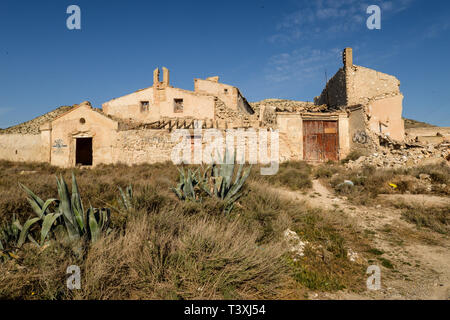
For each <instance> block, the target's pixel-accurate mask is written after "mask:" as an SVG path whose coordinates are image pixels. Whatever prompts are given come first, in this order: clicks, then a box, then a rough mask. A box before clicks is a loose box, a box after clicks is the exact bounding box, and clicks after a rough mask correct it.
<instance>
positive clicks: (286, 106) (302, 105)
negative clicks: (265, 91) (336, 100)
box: [250, 99, 330, 112]
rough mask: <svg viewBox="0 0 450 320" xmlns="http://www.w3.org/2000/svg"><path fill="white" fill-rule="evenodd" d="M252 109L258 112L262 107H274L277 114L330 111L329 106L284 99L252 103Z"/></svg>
mask: <svg viewBox="0 0 450 320" xmlns="http://www.w3.org/2000/svg"><path fill="white" fill-rule="evenodd" d="M250 105H251V106H252V108H253V109H254V110H255V111H257V110H260V109H261V106H266V107H267V106H268V107H274V108H275V111H276V112H326V111H330V108H329V107H328V106H327V105H315V104H314V103H313V102H305V101H295V100H283V99H266V100H262V101H258V102H253V103H250Z"/></svg>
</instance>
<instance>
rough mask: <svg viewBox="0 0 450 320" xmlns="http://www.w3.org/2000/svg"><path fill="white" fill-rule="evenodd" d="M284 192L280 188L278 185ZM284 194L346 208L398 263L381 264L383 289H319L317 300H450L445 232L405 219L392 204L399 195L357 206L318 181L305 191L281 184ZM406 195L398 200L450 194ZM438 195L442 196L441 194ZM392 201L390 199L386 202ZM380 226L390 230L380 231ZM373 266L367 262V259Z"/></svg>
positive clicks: (449, 241)
mask: <svg viewBox="0 0 450 320" xmlns="http://www.w3.org/2000/svg"><path fill="white" fill-rule="evenodd" d="M277 190H278V191H281V190H280V189H277ZM280 194H281V195H282V196H286V197H289V198H291V199H293V200H295V201H302V202H303V201H306V202H307V203H308V204H309V205H310V206H312V207H320V208H323V209H331V210H342V212H343V213H344V214H345V215H346V216H348V217H349V219H351V220H352V222H353V224H354V225H355V227H356V228H360V229H361V230H366V231H367V230H369V231H371V233H372V234H373V237H372V243H373V247H375V248H377V249H380V250H382V251H384V252H385V253H384V254H383V257H385V258H387V259H389V261H391V262H392V263H393V264H394V266H395V268H394V269H387V268H384V267H381V290H376V291H371V290H367V291H366V292H363V293H362V294H360V293H358V294H356V293H353V292H346V291H340V292H337V293H317V294H316V295H313V297H315V298H317V299H446V300H448V299H450V239H449V237H448V236H446V235H441V234H438V233H436V232H434V231H431V230H428V229H425V228H422V229H418V228H417V227H416V226H415V225H413V224H410V223H408V222H407V221H405V220H403V219H401V210H399V209H395V208H393V207H392V206H390V205H389V204H391V203H392V201H394V202H395V201H396V200H397V199H395V195H394V196H393V195H383V196H381V197H380V202H379V204H378V205H377V206H376V207H366V206H357V205H353V204H351V203H349V202H348V201H347V200H346V199H345V198H343V197H338V196H336V195H335V194H333V192H332V191H331V190H330V189H328V188H327V187H326V186H324V185H322V183H321V182H320V181H319V180H314V181H313V190H312V191H310V192H309V193H307V194H305V193H302V192H295V191H290V190H286V189H282V192H280ZM427 197H428V199H425V197H423V196H422V197H421V196H410V195H408V196H402V195H400V199H399V200H400V201H403V202H405V201H410V202H411V204H414V203H417V202H420V203H421V204H422V205H423V204H424V203H425V204H434V203H438V204H445V203H447V201H449V199H448V198H443V197H433V198H430V197H429V196H427ZM438 198H439V199H438ZM387 200H389V201H387ZM380 230H388V232H386V231H380ZM367 264H368V265H369V263H367Z"/></svg>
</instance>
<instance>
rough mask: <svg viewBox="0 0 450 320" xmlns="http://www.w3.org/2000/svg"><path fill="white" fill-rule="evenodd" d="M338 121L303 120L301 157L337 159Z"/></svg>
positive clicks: (308, 158) (311, 159)
mask: <svg viewBox="0 0 450 320" xmlns="http://www.w3.org/2000/svg"><path fill="white" fill-rule="evenodd" d="M338 137H339V133H338V123H337V121H333V120H303V159H304V160H306V161H318V162H323V161H328V160H333V161H337V160H338V159H339V152H338V150H339V146H338V145H339V140H338Z"/></svg>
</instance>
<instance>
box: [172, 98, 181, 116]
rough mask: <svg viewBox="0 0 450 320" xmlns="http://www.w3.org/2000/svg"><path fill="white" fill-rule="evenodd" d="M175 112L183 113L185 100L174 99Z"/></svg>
mask: <svg viewBox="0 0 450 320" xmlns="http://www.w3.org/2000/svg"><path fill="white" fill-rule="evenodd" d="M173 112H176V113H179V112H183V99H173Z"/></svg>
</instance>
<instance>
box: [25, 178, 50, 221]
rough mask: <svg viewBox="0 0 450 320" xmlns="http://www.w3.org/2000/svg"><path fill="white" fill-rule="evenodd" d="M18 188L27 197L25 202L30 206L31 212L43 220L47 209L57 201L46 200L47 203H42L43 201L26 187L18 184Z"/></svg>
mask: <svg viewBox="0 0 450 320" xmlns="http://www.w3.org/2000/svg"><path fill="white" fill-rule="evenodd" d="M19 186H20V187H21V188H22V189H23V190H24V191H25V192H26V194H27V195H28V197H27V201H28V203H29V204H30V205H31V208H32V209H33V211H34V212H35V213H36V215H37V216H38V217H39V218H43V216H44V215H45V213H46V211H47V209H48V207H49V206H50V205H51V204H52V203H53V202H55V201H57V199H48V200H47V201H45V202H44V200H42V199H41V198H39V197H38V196H37V195H35V194H34V193H33V191H31V190H30V189H28V188H27V187H26V186H24V185H23V184H21V183H20V182H19Z"/></svg>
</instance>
